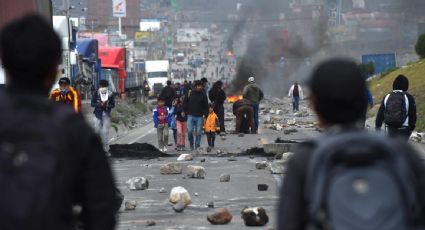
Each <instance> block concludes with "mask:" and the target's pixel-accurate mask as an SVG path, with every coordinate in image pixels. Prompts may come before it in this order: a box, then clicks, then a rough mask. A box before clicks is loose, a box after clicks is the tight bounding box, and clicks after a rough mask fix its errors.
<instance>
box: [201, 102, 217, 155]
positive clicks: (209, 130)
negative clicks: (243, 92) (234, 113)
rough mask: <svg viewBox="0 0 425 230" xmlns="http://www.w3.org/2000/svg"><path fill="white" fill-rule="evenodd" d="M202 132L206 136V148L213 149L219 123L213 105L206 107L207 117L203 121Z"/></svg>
mask: <svg viewBox="0 0 425 230" xmlns="http://www.w3.org/2000/svg"><path fill="white" fill-rule="evenodd" d="M204 131H205V133H206V134H207V140H208V148H209V149H211V148H214V143H215V135H216V133H217V132H220V123H219V121H218V117H217V114H215V113H214V105H213V104H210V105H209V106H208V117H207V119H206V120H205V124H204Z"/></svg>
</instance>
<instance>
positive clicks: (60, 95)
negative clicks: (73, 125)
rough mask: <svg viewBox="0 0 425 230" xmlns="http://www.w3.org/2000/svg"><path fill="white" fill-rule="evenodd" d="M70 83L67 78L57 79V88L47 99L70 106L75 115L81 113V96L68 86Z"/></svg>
mask: <svg viewBox="0 0 425 230" xmlns="http://www.w3.org/2000/svg"><path fill="white" fill-rule="evenodd" d="M70 85H71V81H70V80H69V78H67V77H62V78H61V79H59V88H57V89H54V90H53V91H52V93H51V94H50V96H49V99H50V100H52V101H54V102H57V103H64V104H67V105H70V106H72V108H73V109H74V111H75V112H76V113H80V112H81V96H80V92H78V90H76V89H74V88H73V87H71V86H70Z"/></svg>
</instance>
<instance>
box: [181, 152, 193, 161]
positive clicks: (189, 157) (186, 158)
mask: <svg viewBox="0 0 425 230" xmlns="http://www.w3.org/2000/svg"><path fill="white" fill-rule="evenodd" d="M177 160H178V161H191V160H193V156H192V154H188V153H184V154H181V155H180V156H179V158H177Z"/></svg>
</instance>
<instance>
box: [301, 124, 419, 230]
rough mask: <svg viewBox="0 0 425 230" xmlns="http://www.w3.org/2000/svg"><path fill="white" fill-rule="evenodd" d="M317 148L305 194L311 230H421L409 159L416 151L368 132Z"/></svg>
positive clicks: (341, 137)
mask: <svg viewBox="0 0 425 230" xmlns="http://www.w3.org/2000/svg"><path fill="white" fill-rule="evenodd" d="M315 144H316V148H315V151H313V153H312V159H311V161H310V165H309V171H308V174H307V180H306V190H305V191H306V192H305V196H306V200H307V202H308V207H309V209H308V214H309V221H308V227H309V228H308V229H311V230H314V229H332V230H341V229H343V230H375V229H385V230H411V229H420V228H415V227H416V224H417V223H418V222H419V221H420V220H421V218H423V217H422V212H421V207H420V204H419V198H418V195H419V194H418V191H417V189H416V185H417V184H416V178H415V175H414V172H413V171H412V170H411V165H410V164H409V160H408V159H407V154H408V152H407V151H413V150H411V149H410V148H409V147H407V145H400V144H397V143H395V142H394V141H390V140H389V139H387V138H386V137H383V136H379V135H378V134H372V133H367V132H365V131H353V132H349V133H345V134H340V135H335V136H331V137H329V136H328V138H326V139H319V140H317V141H316V142H315ZM412 154H413V153H412ZM420 195H423V194H420Z"/></svg>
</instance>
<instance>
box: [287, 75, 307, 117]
mask: <svg viewBox="0 0 425 230" xmlns="http://www.w3.org/2000/svg"><path fill="white" fill-rule="evenodd" d="M288 97H289V98H292V111H293V112H298V111H300V100H304V92H303V89H302V88H301V86H300V85H299V84H298V82H295V83H294V84H293V85H292V86H291V88H290V89H289V93H288Z"/></svg>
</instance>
